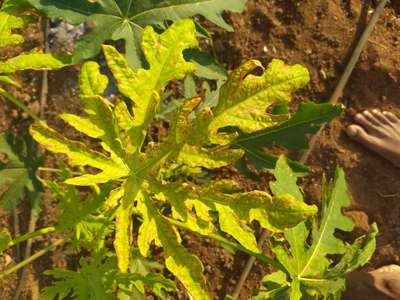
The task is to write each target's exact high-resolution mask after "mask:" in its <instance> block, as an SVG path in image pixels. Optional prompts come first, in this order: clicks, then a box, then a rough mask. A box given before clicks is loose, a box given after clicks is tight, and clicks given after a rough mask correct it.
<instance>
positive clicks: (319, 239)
mask: <svg viewBox="0 0 400 300" xmlns="http://www.w3.org/2000/svg"><path fill="white" fill-rule="evenodd" d="M334 192H335V193H336V191H334ZM331 199H336V197H335V194H332V195H331ZM334 206H335V205H334V203H330V205H329V210H328V211H327V219H326V222H325V223H324V226H323V227H322V231H320V235H319V238H318V240H317V243H316V244H315V245H316V246H315V247H314V249H313V250H312V253H311V255H309V259H308V261H307V264H306V265H305V266H304V268H303V270H302V271H301V272H300V274H299V276H300V277H301V276H302V275H303V274H304V273H305V272H306V271H307V269H308V268H309V266H310V264H311V262H312V261H313V260H314V257H315V256H316V255H317V253H318V252H319V249H320V246H321V245H322V242H321V241H322V239H323V237H324V235H325V231H326V230H327V228H328V224H329V223H330V219H331V217H332V215H333V214H332V213H331V212H332V210H333V209H334ZM320 229H321V228H320ZM313 244H314V243H313Z"/></svg>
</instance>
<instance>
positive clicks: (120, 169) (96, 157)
mask: <svg viewBox="0 0 400 300" xmlns="http://www.w3.org/2000/svg"><path fill="white" fill-rule="evenodd" d="M30 132H31V135H32V137H33V138H34V139H35V140H36V141H38V142H39V143H40V144H41V145H42V146H44V147H45V148H46V149H48V150H50V151H53V152H58V153H64V154H66V155H67V156H68V157H69V159H70V162H71V164H72V165H74V166H91V167H94V168H96V169H99V170H101V172H100V173H97V174H95V175H91V174H85V175H82V176H79V177H75V178H70V179H67V180H66V182H67V183H69V184H74V185H94V184H96V183H104V182H108V181H110V180H116V179H119V178H121V177H125V176H127V175H128V173H129V168H128V167H127V166H126V165H125V164H124V162H123V161H122V160H121V159H120V158H119V157H117V156H115V155H114V156H111V159H109V158H108V157H107V156H105V155H103V154H102V153H100V152H96V151H93V150H90V149H87V148H86V146H85V145H84V144H83V143H80V142H71V141H69V140H67V139H66V138H64V137H63V136H61V135H60V134H59V133H57V132H56V131H54V130H53V129H50V128H49V127H47V126H46V125H44V124H34V125H32V126H31V128H30Z"/></svg>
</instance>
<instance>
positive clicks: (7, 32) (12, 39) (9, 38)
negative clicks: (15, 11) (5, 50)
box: [0, 11, 24, 47]
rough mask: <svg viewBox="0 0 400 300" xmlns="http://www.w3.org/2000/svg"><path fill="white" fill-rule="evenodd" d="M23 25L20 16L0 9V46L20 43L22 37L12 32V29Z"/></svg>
mask: <svg viewBox="0 0 400 300" xmlns="http://www.w3.org/2000/svg"><path fill="white" fill-rule="evenodd" d="M23 26H24V20H23V19H22V18H19V17H16V16H12V15H10V14H8V13H6V12H4V11H0V47H4V46H8V45H15V44H19V43H22V42H23V41H24V38H23V37H22V36H21V35H19V34H13V33H12V30H14V29H18V28H22V27H23Z"/></svg>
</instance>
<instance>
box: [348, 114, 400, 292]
mask: <svg viewBox="0 0 400 300" xmlns="http://www.w3.org/2000/svg"><path fill="white" fill-rule="evenodd" d="M354 120H355V122H356V123H357V124H352V125H350V126H349V127H347V134H348V135H349V137H350V138H352V139H353V140H355V141H357V142H359V143H361V144H363V145H364V146H366V147H367V148H368V149H370V150H372V151H374V152H376V153H377V154H379V155H381V156H382V157H383V158H386V159H387V160H389V161H391V162H392V163H393V164H394V165H395V166H397V167H400V119H399V118H398V117H396V116H395V115H394V114H392V113H391V112H387V111H383V112H381V111H380V110H378V109H374V110H372V111H367V110H366V111H364V112H362V113H359V114H357V115H356V116H355V118H354ZM347 284H348V292H346V294H347V297H346V298H348V299H352V300H355V299H365V300H367V299H371V300H372V299H376V300H378V299H396V300H400V266H397V265H390V266H385V267H382V268H380V269H377V270H375V271H373V272H370V273H368V274H367V273H362V272H354V273H352V274H350V275H349V276H348V278H347ZM349 297H350V298H349Z"/></svg>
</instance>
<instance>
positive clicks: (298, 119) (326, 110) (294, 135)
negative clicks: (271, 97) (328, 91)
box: [234, 102, 343, 150]
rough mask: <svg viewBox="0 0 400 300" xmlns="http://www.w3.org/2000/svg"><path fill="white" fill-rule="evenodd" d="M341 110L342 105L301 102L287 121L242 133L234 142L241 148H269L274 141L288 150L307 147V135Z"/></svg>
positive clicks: (337, 114)
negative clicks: (252, 131)
mask: <svg viewBox="0 0 400 300" xmlns="http://www.w3.org/2000/svg"><path fill="white" fill-rule="evenodd" d="M342 111H343V106H342V105H331V104H326V103H324V104H316V103H311V102H309V103H302V104H301V105H300V106H299V109H298V110H297V112H296V113H295V115H294V116H293V117H292V118H291V119H290V120H288V121H287V122H285V123H283V124H281V125H279V126H276V127H272V128H267V129H264V130H260V131H257V132H254V133H251V134H242V135H241V136H240V137H239V138H238V139H237V140H236V141H235V142H234V144H236V145H239V146H240V147H242V148H243V149H252V150H254V149H258V148H259V147H268V148H271V147H272V146H273V145H274V143H275V144H278V145H280V146H283V147H285V148H287V149H289V150H304V149H307V148H308V142H307V135H308V134H313V133H316V132H317V131H318V130H319V128H320V127H321V125H323V124H324V123H326V122H329V121H331V120H332V119H333V118H335V117H337V116H339V115H340V113H341V112H342Z"/></svg>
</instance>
